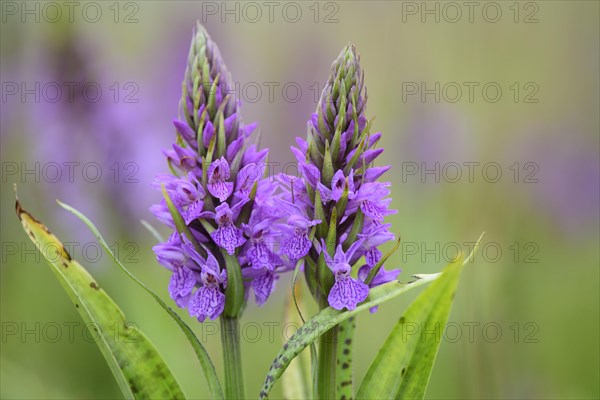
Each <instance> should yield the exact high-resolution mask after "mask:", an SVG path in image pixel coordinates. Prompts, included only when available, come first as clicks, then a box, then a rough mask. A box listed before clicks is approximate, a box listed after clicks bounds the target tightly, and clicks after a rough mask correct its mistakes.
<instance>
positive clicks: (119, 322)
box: [16, 199, 185, 399]
mask: <svg viewBox="0 0 600 400" xmlns="http://www.w3.org/2000/svg"><path fill="white" fill-rule="evenodd" d="M16 212H17V215H18V217H19V219H20V220H21V223H22V224H23V228H24V229H25V232H26V233H27V235H28V236H29V238H30V239H31V241H32V242H33V243H35V245H36V246H37V248H38V249H39V250H40V251H41V253H42V255H43V256H44V258H45V259H46V261H47V262H48V264H49V265H50V266H51V269H52V272H54V275H55V276H56V278H57V279H58V281H59V282H60V283H61V285H62V287H63V289H64V290H65V292H66V293H67V295H68V296H69V298H70V299H71V301H72V302H73V304H75V308H76V309H77V311H78V312H79V314H80V315H81V317H82V318H83V320H84V321H85V322H86V324H88V326H93V327H94V330H95V333H96V337H97V341H96V344H97V345H98V348H99V349H100V351H101V352H102V355H103V356H104V358H105V359H106V362H107V364H108V366H109V367H110V369H111V371H112V373H113V375H114V377H115V379H116V380H117V383H118V384H119V387H120V388H121V391H122V392H123V395H124V396H125V398H127V399H142V398H143V399H149V398H170V399H174V398H176V399H181V398H185V395H184V394H183V391H182V390H181V387H180V386H179V384H178V383H177V380H176V379H175V377H174V376H173V375H172V374H171V371H170V370H169V367H168V366H167V364H166V363H165V361H164V360H163V358H162V357H161V355H160V354H159V353H158V351H157V350H156V348H155V347H154V345H153V344H152V342H150V340H149V339H148V338H147V337H146V336H145V335H144V334H143V333H142V332H139V331H138V330H137V329H136V328H135V327H134V326H133V325H131V324H129V323H128V322H127V321H126V320H125V316H124V315H123V312H122V311H121V310H120V309H119V307H118V306H117V305H116V304H115V302H114V301H113V300H112V299H111V298H110V297H109V296H108V295H107V294H106V292H105V291H104V290H102V289H100V288H99V287H98V283H96V281H95V280H94V278H93V277H92V276H91V275H90V274H89V273H88V272H87V271H86V269H85V268H84V267H82V266H81V264H79V263H78V262H77V261H75V260H73V259H72V258H71V256H70V255H69V253H68V252H67V251H66V249H65V248H64V246H63V244H62V243H61V242H60V240H58V238H57V237H56V236H54V235H53V234H52V233H50V231H49V230H48V228H46V227H45V226H44V225H43V224H42V223H41V222H39V221H38V220H36V219H35V218H34V217H33V216H32V215H31V214H29V213H28V212H27V211H25V210H24V209H23V208H22V207H21V204H20V203H19V200H18V199H17V201H16ZM115 327H119V329H115ZM115 331H116V333H115Z"/></svg>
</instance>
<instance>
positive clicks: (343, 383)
mask: <svg viewBox="0 0 600 400" xmlns="http://www.w3.org/2000/svg"><path fill="white" fill-rule="evenodd" d="M341 385H342V387H344V386H348V385H352V381H344V382H342V383H341Z"/></svg>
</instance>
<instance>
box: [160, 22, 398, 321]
mask: <svg viewBox="0 0 600 400" xmlns="http://www.w3.org/2000/svg"><path fill="white" fill-rule="evenodd" d="M232 89H233V83H232V80H231V77H230V74H229V72H228V71H227V69H226V67H225V64H224V62H223V60H222V59H221V56H220V54H219V50H218V48H217V47H216V45H215V44H214V42H213V41H212V40H211V39H210V37H209V36H208V34H207V33H206V32H205V31H204V30H203V29H202V28H201V27H199V28H198V29H197V31H196V33H195V35H194V39H193V40H192V44H191V48H190V53H189V58H188V65H187V69H186V73H185V79H184V82H183V95H182V98H181V103H180V108H181V113H182V114H183V118H181V119H178V120H175V121H174V122H173V123H174V125H175V128H176V131H177V140H176V143H175V144H173V147H172V149H170V150H168V151H165V156H166V158H167V161H168V163H169V166H170V167H171V170H172V171H173V174H172V175H160V176H158V177H157V179H156V181H155V186H156V188H157V189H160V190H163V191H164V192H165V194H166V195H165V198H164V199H163V200H162V201H161V202H160V203H159V204H157V205H155V206H153V207H152V211H153V213H154V215H155V216H156V217H157V218H158V219H159V220H160V221H161V222H163V223H164V224H166V225H167V226H169V227H170V228H172V229H174V232H173V233H172V235H171V236H170V237H169V239H168V241H166V242H164V243H160V244H158V245H156V246H155V247H154V251H155V253H156V256H157V259H158V261H159V262H160V263H161V264H162V265H163V266H165V267H166V268H168V269H169V270H170V271H172V276H171V281H170V283H169V293H170V295H171V297H172V298H173V300H174V301H175V302H176V303H177V305H178V306H179V307H182V308H187V309H188V311H189V314H190V315H191V316H193V317H196V318H197V319H198V320H199V321H201V322H202V321H204V320H206V319H207V318H210V319H215V318H216V317H218V316H219V315H221V313H223V311H224V310H225V304H226V302H227V295H228V294H230V293H231V295H232V296H234V295H235V294H234V292H238V291H239V290H243V291H244V294H243V297H244V299H245V298H246V297H247V295H248V289H249V288H250V287H251V288H252V290H253V291H254V295H255V299H256V303H257V304H258V305H262V304H264V303H265V301H266V300H267V298H268V297H269V295H270V294H271V293H272V291H273V290H274V286H275V281H276V279H277V278H278V276H279V274H281V273H282V272H286V271H290V270H293V269H294V267H295V265H296V264H297V263H298V262H300V265H299V267H303V268H304V272H305V275H306V279H307V282H308V284H309V287H310V289H311V291H312V293H313V295H314V296H315V298H316V299H317V300H320V299H322V298H327V301H328V304H329V305H330V306H331V307H333V308H336V309H338V310H342V309H344V308H347V309H349V310H352V309H354V308H356V305H357V304H358V303H360V302H362V301H364V300H365V299H366V298H367V296H368V293H369V287H373V286H376V285H380V284H382V283H385V282H389V281H390V280H393V279H395V278H396V277H397V275H398V273H399V272H400V271H399V270H393V271H386V270H385V269H383V268H379V267H380V266H378V263H379V261H380V259H381V255H382V254H381V251H380V250H379V249H378V247H379V246H380V245H382V244H384V243H386V242H388V241H391V240H394V235H393V234H392V233H391V232H390V230H389V227H390V225H389V224H385V223H384V222H383V221H384V217H385V216H386V215H389V214H392V213H394V212H395V211H393V210H390V209H389V208H388V206H389V204H390V201H391V199H390V198H389V197H388V195H389V193H390V191H389V183H384V182H379V181H377V179H378V178H379V177H380V176H381V175H383V174H384V173H385V172H386V171H387V170H388V169H389V166H387V167H373V166H372V163H373V161H374V160H375V159H376V158H377V156H378V155H379V154H381V153H382V151H383V149H381V148H376V147H375V146H376V144H377V142H378V140H379V138H380V137H381V133H374V134H371V133H370V123H369V122H368V121H367V118H366V116H365V108H366V93H365V92H366V89H365V88H364V85H363V72H362V70H361V68H360V63H359V56H358V54H357V53H356V50H355V48H354V47H353V46H351V47H346V48H345V49H344V50H343V51H342V53H341V54H340V56H339V57H338V59H337V60H336V61H335V63H334V64H333V66H332V72H331V75H330V77H329V80H328V82H327V85H326V86H325V89H324V90H323V93H322V95H321V99H320V101H319V105H318V109H317V112H316V113H314V114H313V115H312V118H311V119H310V120H309V121H308V137H307V140H304V139H301V138H297V139H296V141H297V143H298V147H292V148H291V149H292V152H293V154H294V155H295V157H296V159H297V162H298V170H299V172H300V173H299V175H300V176H292V175H286V174H280V175H278V176H276V177H275V178H276V179H273V177H265V176H264V171H265V170H266V169H265V165H266V164H265V163H266V159H267V154H268V150H266V149H264V150H259V149H257V147H256V144H255V143H254V142H253V141H252V134H253V133H254V131H255V130H256V124H255V123H253V124H249V125H245V124H244V123H243V122H242V119H241V116H240V104H239V102H238V101H236V100H235V99H234V97H233V90H232ZM168 203H172V204H173V205H174V208H175V212H176V214H178V215H179V216H180V218H181V219H182V220H183V223H184V224H185V227H184V228H183V230H182V229H180V228H178V227H177V224H176V222H175V219H178V217H177V216H176V217H175V219H174V217H173V210H170V208H169V204H168ZM284 216H285V218H283V217H284ZM182 233H185V234H183V235H182ZM363 257H364V259H365V261H366V262H365V264H364V265H363V266H361V267H360V268H359V269H358V270H357V277H353V276H352V266H353V265H354V264H356V263H357V262H358V261H359V260H360V259H362V258H363ZM234 258H235V259H236V261H237V262H232V261H233V259H234ZM376 267H377V270H376V271H374V268H376ZM373 271H374V274H372V276H370V275H371V273H372V272H373ZM232 274H236V275H238V276H240V275H241V277H242V281H243V283H242V287H240V288H236V289H235V291H231V292H229V293H228V291H227V285H228V284H231V275H232ZM196 288H197V289H196ZM236 307H237V309H231V310H228V311H230V312H232V313H233V315H235V314H236V313H238V312H239V311H240V309H241V305H240V304H238V305H237V306H236Z"/></svg>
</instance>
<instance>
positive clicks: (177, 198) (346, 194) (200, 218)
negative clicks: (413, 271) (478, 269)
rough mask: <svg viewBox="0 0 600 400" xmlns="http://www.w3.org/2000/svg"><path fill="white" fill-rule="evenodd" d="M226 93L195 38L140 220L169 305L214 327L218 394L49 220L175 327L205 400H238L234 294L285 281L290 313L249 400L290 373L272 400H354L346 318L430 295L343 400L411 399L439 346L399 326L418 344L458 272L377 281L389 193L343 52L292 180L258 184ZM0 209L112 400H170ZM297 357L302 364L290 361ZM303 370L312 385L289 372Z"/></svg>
mask: <svg viewBox="0 0 600 400" xmlns="http://www.w3.org/2000/svg"><path fill="white" fill-rule="evenodd" d="M233 89H234V84H233V81H232V79H231V76H230V74H229V72H228V71H227V68H226V67H225V64H224V62H223V60H222V59H221V55H220V54H219V50H218V48H217V46H216V45H215V43H214V42H213V41H212V40H211V38H210V37H209V36H208V34H207V33H206V31H205V30H204V29H203V28H202V27H201V26H200V25H198V27H197V29H196V30H195V32H194V36H193V39H192V43H191V46H190V51H189V56H188V62H187V68H186V71H185V77H184V80H183V84H182V96H181V101H180V105H179V106H180V113H179V117H178V118H177V119H176V120H175V121H173V124H174V128H175V132H176V135H175V143H174V144H173V145H172V147H171V148H170V149H168V150H166V151H164V155H165V157H166V160H167V164H168V166H169V168H170V170H171V173H169V174H162V175H159V176H158V177H157V178H156V180H155V182H154V186H155V188H156V189H158V190H160V191H161V193H162V200H161V201H160V202H159V203H158V204H155V205H154V206H152V207H151V211H152V213H153V214H154V215H155V216H156V218H157V219H158V220H159V221H160V222H162V223H163V224H165V225H166V226H167V227H168V228H170V229H171V235H170V236H169V237H168V239H167V240H166V241H165V240H163V239H160V241H161V242H160V243H159V244H157V245H155V246H154V247H153V250H154V252H155V254H156V258H157V260H158V262H159V263H160V264H161V265H163V266H164V267H165V268H167V269H168V270H170V271H171V278H170V282H169V285H168V289H169V294H170V297H171V298H172V300H173V301H174V302H175V303H176V304H177V306H179V307H181V308H184V309H186V310H187V312H188V313H189V315H190V316H191V317H193V318H195V319H197V320H198V321H200V322H204V321H206V320H207V319H210V320H214V319H216V318H217V317H219V320H220V323H221V344H222V348H223V366H224V381H225V385H224V390H222V389H221V384H220V379H219V377H218V376H217V374H216V371H215V368H214V365H213V363H212V361H211V358H210V355H209V352H208V351H207V350H206V349H205V348H204V346H203V345H202V343H201V342H200V341H199V340H198V338H197V337H196V336H195V334H194V332H193V330H192V329H191V328H190V327H189V326H187V325H186V323H185V322H184V321H183V320H182V319H181V318H180V317H179V315H178V314H177V313H176V312H175V311H173V310H172V309H171V308H170V307H169V306H168V305H167V304H166V303H165V302H164V301H163V300H162V299H161V298H160V296H158V295H156V294H155V293H154V292H152V291H151V290H150V289H149V288H148V287H147V286H146V285H144V284H143V283H142V282H141V281H140V280H138V279H137V278H136V277H135V276H134V275H133V274H132V273H131V272H129V271H128V270H127V268H126V267H125V266H124V264H123V263H121V262H120V261H119V260H118V258H117V257H116V256H115V254H114V253H113V251H112V250H111V249H110V247H109V246H108V243H107V242H106V240H104V239H103V238H102V236H101V235H100V233H99V231H98V229H97V228H96V227H95V226H94V225H93V223H92V222H91V221H90V220H89V219H88V218H87V217H85V216H84V215H83V214H81V213H80V212H79V211H77V210H75V209H73V208H72V207H70V206H67V205H66V204H63V203H60V204H61V206H62V207H64V208H66V209H67V210H69V211H70V212H72V213H73V214H75V215H76V216H77V217H79V218H80V219H81V220H82V221H83V222H85V223H86V224H87V225H88V227H89V228H90V229H91V231H92V232H93V233H94V235H95V236H96V237H97V239H98V241H99V242H100V244H101V245H102V246H103V248H104V249H105V250H106V251H107V252H108V253H109V254H111V256H112V257H113V259H114V260H115V262H116V263H117V264H118V265H119V266H120V267H121V269H122V270H123V271H124V272H125V273H126V274H127V275H128V276H129V277H130V278H131V279H133V280H134V281H135V282H137V284H138V285H139V286H140V287H141V288H143V289H144V290H145V291H147V292H148V293H150V294H151V295H152V297H153V298H154V299H155V300H156V301H157V302H158V303H159V305H160V306H161V307H162V308H163V309H164V310H165V311H166V312H167V313H168V314H169V315H170V316H171V317H172V318H173V320H174V321H175V322H176V323H177V324H178V326H179V327H180V328H181V330H182V332H183V333H184V334H185V337H186V338H187V339H188V341H189V342H190V344H191V346H192V348H193V349H194V353H195V354H196V356H197V357H198V360H199V361H200V366H201V367H202V371H203V373H204V376H205V378H206V382H207V389H208V390H209V392H210V395H211V398H216V399H242V398H245V389H244V388H245V386H244V380H243V370H242V363H241V353H242V351H241V345H240V322H239V321H240V318H241V315H242V313H243V310H244V308H245V305H246V304H247V302H248V298H249V297H250V293H251V292H253V293H254V298H255V301H256V303H257V304H258V305H259V306H261V305H263V304H264V303H265V302H266V301H267V299H268V298H269V296H270V295H271V294H272V292H273V291H274V289H275V283H276V281H277V280H278V278H279V277H280V276H281V274H282V273H286V272H290V271H294V274H293V278H294V279H293V282H292V287H293V289H294V290H292V291H291V293H290V295H291V296H290V297H291V298H292V299H293V300H294V305H295V307H296V309H295V310H293V311H290V310H291V307H289V306H288V307H286V319H288V318H293V317H291V315H292V314H293V313H297V314H299V317H300V319H302V322H303V325H302V326H301V327H300V328H298V330H297V331H296V332H295V333H294V334H293V335H292V337H290V338H289V340H288V341H287V342H286V343H285V344H284V345H283V347H282V349H281V350H280V351H279V353H278V355H277V357H276V358H275V359H274V360H273V363H272V364H271V366H270V368H269V371H268V372H267V375H266V378H265V380H264V383H263V386H262V388H261V391H260V393H259V396H260V398H261V399H266V398H268V396H269V393H270V391H271V389H272V388H273V385H274V384H275V382H276V381H277V380H278V379H279V378H280V377H282V374H283V373H284V371H285V370H286V368H288V367H290V368H294V369H296V371H295V373H292V374H289V375H287V376H288V377H290V376H291V377H292V378H288V379H291V381H289V382H287V383H285V384H284V392H285V391H286V388H287V389H289V390H290V391H292V390H293V391H294V393H291V394H290V393H288V394H287V395H286V397H287V398H298V397H300V398H305V397H310V392H311V390H312V393H313V398H321V399H330V398H341V399H344V398H354V386H353V385H354V378H353V376H352V367H351V364H352V340H353V333H354V329H355V326H356V323H355V319H354V317H355V315H356V314H357V313H358V312H360V311H362V310H366V309H369V310H371V312H375V311H376V309H377V306H378V305H379V304H381V303H383V302H384V301H387V300H390V299H392V298H394V297H395V296H399V295H400V294H402V293H404V292H406V291H408V290H410V289H413V288H416V287H419V286H421V285H423V284H426V283H429V282H433V281H435V282H434V283H433V284H431V285H430V286H429V287H428V288H427V289H426V290H425V291H423V292H422V293H421V294H420V295H419V296H418V297H417V298H416V300H415V301H414V302H413V303H412V304H411V305H410V306H409V309H408V310H407V311H406V313H405V314H404V316H403V317H402V318H400V320H399V321H398V324H397V325H396V327H395V328H394V330H393V331H392V332H391V334H390V335H389V336H388V339H387V340H386V341H385V343H384V345H383V346H382V347H381V349H380V350H379V352H378V354H377V356H376V357H375V359H374V360H373V362H372V364H371V366H370V367H369V369H368V371H367V373H366V375H365V377H364V378H363V380H362V383H361V385H360V387H359V388H358V391H357V392H356V397H357V398H418V399H422V398H423V396H424V394H425V389H426V387H427V383H428V381H429V376H430V374H431V369H432V367H433V360H434V359H435V354H436V352H437V350H438V348H439V344H440V343H439V340H435V339H430V338H428V337H424V338H423V337H419V336H420V335H416V336H414V337H411V338H409V339H408V342H407V341H406V340H407V338H406V337H405V335H404V334H402V332H404V331H403V324H405V323H406V321H407V318H410V319H412V320H414V321H415V322H418V323H420V324H422V326H423V329H424V331H425V330H427V329H429V328H427V327H428V326H440V325H443V324H445V323H446V321H447V319H448V315H449V312H450V307H451V304H452V299H453V298H454V294H455V291H456V287H457V284H458V279H459V276H460V273H461V271H462V268H463V267H464V265H465V263H466V262H467V261H468V260H469V259H470V257H472V254H471V256H469V257H468V258H467V259H466V260H465V261H464V262H463V263H460V262H458V259H457V260H455V261H453V262H452V263H451V264H450V265H449V266H448V267H447V268H446V270H444V272H443V273H440V274H419V275H414V276H413V277H414V280H412V281H410V282H408V283H400V282H399V281H398V280H397V278H398V275H399V274H400V270H399V269H389V270H388V269H386V268H384V263H385V262H386V260H387V259H388V258H389V256H390V255H391V254H392V253H393V251H395V250H396V249H397V248H398V244H399V242H396V245H395V246H394V247H393V248H392V250H391V251H390V252H388V253H386V254H385V255H383V253H382V251H381V249H380V248H381V246H383V245H386V244H388V243H389V242H391V241H394V240H395V236H394V234H393V233H392V232H391V230H390V224H388V223H386V222H385V218H386V217H387V216H388V215H390V214H393V213H395V212H396V211H395V210H393V209H390V203H391V198H390V183H389V182H383V181H382V180H381V179H380V178H381V177H382V176H383V175H384V174H385V173H386V172H387V171H388V170H389V168H390V167H389V166H375V165H374V162H375V161H376V159H377V157H378V156H379V155H380V154H381V153H382V152H383V149H382V148H378V147H377V143H378V141H379V140H380V138H381V133H379V132H375V133H371V125H372V124H371V121H369V120H368V119H367V116H366V103H367V93H366V88H365V86H364V73H363V71H362V69H361V66H360V58H359V56H358V53H357V52H356V49H355V48H354V46H347V47H345V48H344V49H343V50H342V52H341V53H340V55H339V56H338V58H337V59H336V60H335V62H334V63H333V65H332V68H331V73H330V75H329V78H328V80H327V83H326V85H325V88H324V90H323V92H322V94H321V97H320V99H319V102H318V105H317V109H316V112H315V113H313V114H312V115H311V116H310V118H309V119H308V123H307V136H306V138H297V139H296V143H297V145H296V146H292V147H291V151H292V153H293V155H294V157H295V158H296V161H297V164H298V173H297V174H296V175H289V174H276V175H275V176H267V173H266V171H268V168H266V167H267V160H268V150H267V149H259V148H258V146H257V139H256V134H255V131H256V130H257V125H256V123H252V124H245V123H244V122H243V120H242V117H241V113H240V109H241V104H240V102H239V101H237V99H236V98H235V96H234V90H233ZM15 209H16V212H17V215H18V217H19V219H20V220H21V223H22V224H23V227H24V229H25V232H26V233H27V234H28V235H29V237H30V239H31V240H32V241H33V242H34V243H36V245H37V246H38V248H39V249H40V250H44V249H47V247H50V248H52V249H54V250H55V251H54V252H53V253H52V254H48V252H44V251H42V253H43V254H44V256H45V257H46V259H47V260H48V262H49V264H50V265H51V266H52V268H53V269H54V272H55V275H56V277H57V278H58V279H59V280H60V281H61V282H62V284H63V288H65V290H66V291H67V292H68V293H69V295H70V297H71V300H72V301H73V302H74V304H75V307H76V309H77V310H78V312H79V313H80V314H82V316H83V317H84V319H85V320H86V321H93V322H97V323H98V324H99V327H100V328H102V329H97V332H98V333H99V334H101V335H103V340H99V341H97V343H98V346H99V347H100V348H101V350H102V353H103V355H104V356H105V358H106V361H107V363H108V364H109V366H110V367H111V371H112V372H113V374H114V375H115V378H116V379H117V381H118V383H119V386H120V388H121V389H122V391H123V393H124V395H125V397H126V398H177V399H179V398H185V395H184V393H183V391H182V389H181V387H180V386H179V384H178V383H177V381H176V379H175V377H174V376H173V375H172V374H171V372H170V371H169V368H168V366H167V365H166V363H165V362H164V360H163V359H162V358H161V356H160V354H159V353H158V352H157V350H156V349H155V348H154V346H153V345H152V343H151V342H150V341H149V340H148V339H147V338H146V337H145V336H144V335H142V334H141V333H139V336H138V337H139V340H138V341H135V342H132V341H128V340H120V339H121V338H122V337H126V335H127V334H128V333H127V332H130V328H131V327H129V326H128V324H127V323H126V320H125V318H124V316H123V314H122V312H121V311H120V309H119V308H118V306H117V304H116V303H115V302H114V301H113V300H112V299H111V298H110V297H109V296H108V295H107V294H106V292H104V291H103V290H102V289H100V288H99V287H98V284H97V283H96V281H94V280H93V278H92V276H91V275H90V274H89V273H88V272H87V271H86V270H85V269H84V268H83V267H82V266H81V265H80V264H79V263H77V261H76V260H74V259H73V258H72V257H71V256H70V255H69V253H68V252H67V250H66V249H65V248H64V246H63V245H62V244H61V242H60V241H59V240H58V238H56V236H54V235H52V234H51V233H50V231H49V230H48V229H47V228H46V227H45V226H44V225H42V224H41V223H40V222H39V221H38V220H36V219H35V218H34V217H33V216H31V214H29V213H27V212H26V211H25V210H23V208H22V207H21V204H20V202H19V201H18V199H17V202H16V208H15ZM150 230H151V231H152V232H153V233H154V234H155V235H156V236H157V237H160V234H158V233H157V231H156V230H154V229H153V228H151V227H150ZM54 256H56V257H54ZM300 271H303V273H304V276H305V280H306V283H307V286H308V288H309V290H310V292H311V294H312V296H313V298H314V299H315V300H316V302H317V304H318V306H319V309H320V311H319V313H317V314H316V315H314V316H312V317H311V318H310V319H308V320H304V317H303V316H302V315H301V313H300V308H301V307H300V306H299V305H298V303H299V302H298V298H297V296H296V292H295V289H296V281H295V279H296V277H297V276H298V274H299V273H300ZM80 304H81V305H82V306H81V307H80ZM290 304H291V303H290ZM293 315H295V314H293ZM116 324H117V325H116ZM114 326H122V327H123V329H124V333H123V334H122V335H121V336H119V337H113V336H112V335H108V334H106V333H104V334H103V333H102V332H110V331H111V329H112V328H110V327H114ZM420 326H421V325H420ZM135 333H138V332H135ZM315 342H318V343H317V344H318V351H317V350H316V349H315V346H314V344H315ZM417 342H418V343H417ZM309 346H310V348H311V349H310V354H309V352H308V351H307V352H304V353H303V351H304V350H305V349H307V348H308V347H309ZM301 354H304V355H307V356H310V358H311V360H310V362H301V363H297V364H296V365H292V364H291V363H292V360H293V359H294V358H296V357H298V356H300V355H301ZM307 365H311V367H312V368H311V374H312V382H310V378H308V376H309V375H310V374H307V373H306V371H304V370H303V369H304V366H307ZM283 377H285V376H283ZM288 383H291V384H289V385H288ZM298 391H300V392H301V394H300V395H299V394H298V393H299V392H298Z"/></svg>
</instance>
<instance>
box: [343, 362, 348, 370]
mask: <svg viewBox="0 0 600 400" xmlns="http://www.w3.org/2000/svg"><path fill="white" fill-rule="evenodd" d="M348 368H350V364H348V363H343V364H342V369H348Z"/></svg>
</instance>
